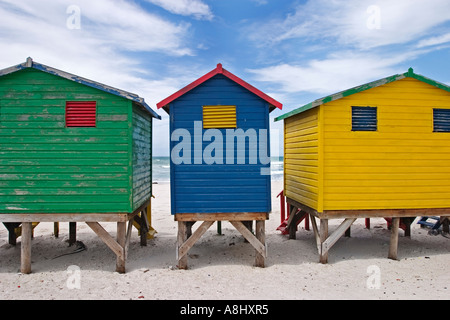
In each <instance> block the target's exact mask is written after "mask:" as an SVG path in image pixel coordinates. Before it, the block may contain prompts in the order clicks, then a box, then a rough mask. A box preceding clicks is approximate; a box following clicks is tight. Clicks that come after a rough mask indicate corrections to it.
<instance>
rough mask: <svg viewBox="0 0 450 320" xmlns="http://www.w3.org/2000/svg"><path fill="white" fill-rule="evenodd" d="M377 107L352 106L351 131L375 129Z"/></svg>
mask: <svg viewBox="0 0 450 320" xmlns="http://www.w3.org/2000/svg"><path fill="white" fill-rule="evenodd" d="M377 122H378V121H377V107H352V131H377Z"/></svg>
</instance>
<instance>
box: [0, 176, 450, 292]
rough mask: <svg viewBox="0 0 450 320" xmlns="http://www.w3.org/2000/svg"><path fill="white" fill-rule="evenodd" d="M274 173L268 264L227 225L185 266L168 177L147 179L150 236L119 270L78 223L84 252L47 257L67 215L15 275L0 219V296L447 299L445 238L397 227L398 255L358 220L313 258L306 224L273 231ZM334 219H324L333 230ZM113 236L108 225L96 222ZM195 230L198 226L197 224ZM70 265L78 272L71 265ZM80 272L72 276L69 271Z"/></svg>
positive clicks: (380, 230)
mask: <svg viewBox="0 0 450 320" xmlns="http://www.w3.org/2000/svg"><path fill="white" fill-rule="evenodd" d="M281 189H282V183H281V181H274V182H272V209H273V210H272V213H271V214H270V220H269V221H268V222H267V223H266V241H267V245H268V257H267V259H266V267H265V268H257V267H254V266H253V264H254V259H255V250H254V249H253V247H252V246H251V245H250V244H249V243H246V242H244V239H243V237H242V236H241V235H240V234H239V233H238V232H237V231H236V230H235V229H234V228H233V227H232V226H231V224H229V223H228V222H223V223H222V235H218V234H217V229H216V225H215V224H214V225H213V226H212V227H211V228H210V229H209V230H208V231H207V232H206V234H205V235H204V236H203V237H202V238H200V240H199V241H198V242H197V243H196V244H195V245H194V247H193V248H192V249H191V250H190V251H189V259H188V266H189V270H178V269H177V267H176V264H177V261H176V255H175V247H176V235H177V224H176V222H174V220H173V217H172V216H171V215H170V187H169V184H154V192H153V193H154V195H155V197H156V198H155V199H154V200H153V202H152V225H153V227H154V228H155V229H156V230H157V232H158V233H157V234H156V236H155V238H154V239H152V240H149V241H148V245H147V246H146V247H141V246H140V244H139V243H140V242H139V237H138V233H137V230H136V229H133V234H132V237H131V242H130V247H129V251H128V259H127V263H126V270H127V272H126V273H125V274H119V273H117V272H115V255H114V254H113V253H112V251H111V250H110V249H109V248H108V247H106V245H105V244H104V243H103V242H102V241H101V240H100V239H99V238H98V237H97V236H96V235H95V233H94V232H93V231H92V230H91V229H90V228H89V227H88V226H87V225H85V224H84V223H78V224H77V239H78V240H81V241H82V242H83V243H84V244H85V245H86V246H87V248H88V249H87V250H86V251H83V252H80V253H77V254H72V255H66V256H62V257H59V258H56V259H52V258H53V257H55V256H57V255H59V254H62V253H65V252H70V251H71V250H73V247H71V248H69V247H68V245H67V243H66V240H67V238H68V223H61V224H60V236H59V238H55V237H54V235H53V224H52V223H41V224H40V225H38V226H37V227H36V229H35V230H34V239H33V241H32V273H31V274H29V275H25V274H21V273H20V272H19V268H20V239H21V238H18V241H17V245H16V246H11V245H9V244H8V234H7V231H6V229H5V228H4V226H3V225H2V224H0V299H44V300H49V299H169V300H172V299H177V300H178V299H200V300H203V299H211V300H221V299H226V300H240V299H251V300H284V299H289V300H292V299H294V300H296V299H426V300H435V299H449V298H450V273H449V272H448V270H449V265H450V239H449V238H446V237H444V236H442V235H437V236H433V235H429V234H428V229H423V228H420V226H419V225H417V224H416V223H414V224H413V225H412V232H411V234H412V236H411V238H407V237H404V234H403V230H400V237H399V248H398V259H399V260H398V261H394V260H390V259H388V258H387V255H388V247H389V239H390V231H389V230H388V229H387V225H386V221H385V220H384V219H372V220H371V228H370V229H366V228H365V226H364V219H358V220H357V221H356V222H355V224H354V225H353V226H352V229H351V237H350V238H346V237H343V238H341V239H340V240H339V241H338V242H337V243H336V244H335V245H334V247H333V248H332V249H331V251H330V252H329V259H328V264H320V263H319V262H318V260H319V256H318V253H317V248H316V244H315V239H314V234H313V231H312V230H311V231H307V230H305V229H304V224H303V223H302V224H300V225H299V228H298V232H297V239H296V240H288V237H287V236H285V235H282V234H281V233H280V232H279V231H276V228H277V226H278V225H279V224H280V206H279V199H278V198H276V195H277V194H278V193H279V192H280V190H281ZM340 222H341V220H331V221H330V223H329V231H330V232H332V231H333V230H334V229H335V228H336V227H337V226H338V224H339V223H340ZM102 225H103V226H104V227H105V228H106V229H107V230H108V231H109V232H110V233H111V235H113V236H115V229H116V224H115V223H102ZM194 229H195V226H194ZM70 266H77V267H78V268H79V269H78V270H79V272H77V273H73V272H72V271H68V268H69V270H71V269H70ZM74 275H77V277H78V278H77V280H79V281H78V282H77V281H74V278H73V276H74Z"/></svg>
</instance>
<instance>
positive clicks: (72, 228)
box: [69, 222, 77, 246]
mask: <svg viewBox="0 0 450 320" xmlns="http://www.w3.org/2000/svg"><path fill="white" fill-rule="evenodd" d="M75 242H77V223H76V222H69V245H70V246H71V245H73V244H74V243H75Z"/></svg>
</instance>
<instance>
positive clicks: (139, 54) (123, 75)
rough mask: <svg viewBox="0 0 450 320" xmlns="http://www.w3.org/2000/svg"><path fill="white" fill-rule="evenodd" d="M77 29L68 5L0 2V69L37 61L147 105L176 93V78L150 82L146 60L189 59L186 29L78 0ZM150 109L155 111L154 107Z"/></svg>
mask: <svg viewBox="0 0 450 320" xmlns="http://www.w3.org/2000/svg"><path fill="white" fill-rule="evenodd" d="M75 2H76V3H77V6H79V8H80V10H81V24H80V29H75V30H72V29H69V28H68V27H67V24H66V22H67V19H68V18H69V17H70V14H67V13H66V10H67V7H68V4H67V3H70V2H66V4H64V3H63V2H62V1H53V0H40V1H34V0H22V1H12V0H0V16H1V17H2V18H1V19H0V46H1V47H2V48H4V49H5V48H7V50H0V62H1V66H0V69H2V68H6V67H9V66H12V65H15V64H18V63H22V62H24V61H25V59H26V58H27V57H28V56H31V57H32V58H33V59H34V60H35V61H37V62H40V63H43V64H46V65H49V66H52V67H55V68H58V69H61V70H64V71H67V72H70V73H74V74H76V75H79V76H83V77H86V78H88V79H92V80H94V81H98V82H101V83H105V84H107V85H110V86H114V87H117V88H120V89H123V90H127V91H130V92H133V93H136V94H139V95H140V96H141V97H143V98H145V99H146V100H147V102H148V103H149V104H150V105H152V103H151V102H153V101H154V99H158V98H159V97H161V99H162V98H165V96H164V95H165V94H167V95H168V94H171V93H173V92H174V90H176V89H177V88H178V85H179V82H178V81H179V80H178V79H176V78H175V79H165V78H164V77H161V76H159V77H158V78H157V79H158V80H148V75H149V74H151V70H144V69H143V66H144V65H145V63H146V61H145V58H146V55H148V56H149V57H151V54H152V53H154V52H158V53H163V54H165V55H169V56H175V57H176V56H183V55H191V54H192V52H191V49H190V48H189V47H188V45H187V43H186V38H187V37H188V31H189V29H190V25H188V24H185V23H178V24H177V23H173V22H170V21H166V20H164V19H162V18H161V17H159V16H157V15H154V14H151V13H149V12H146V11H145V10H143V9H142V8H141V7H139V6H138V5H136V4H134V2H131V1H123V0H95V1H92V0H77V1H75ZM152 107H153V108H154V106H153V105H152Z"/></svg>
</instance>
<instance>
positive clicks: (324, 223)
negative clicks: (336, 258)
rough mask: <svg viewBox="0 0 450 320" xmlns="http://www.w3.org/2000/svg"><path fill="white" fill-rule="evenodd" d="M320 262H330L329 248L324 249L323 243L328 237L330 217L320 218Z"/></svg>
mask: <svg viewBox="0 0 450 320" xmlns="http://www.w3.org/2000/svg"><path fill="white" fill-rule="evenodd" d="M319 236H320V243H321V245H320V263H324V264H325V263H327V262H328V250H326V251H324V250H323V243H324V242H325V240H326V239H327V238H328V219H320V232H319Z"/></svg>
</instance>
